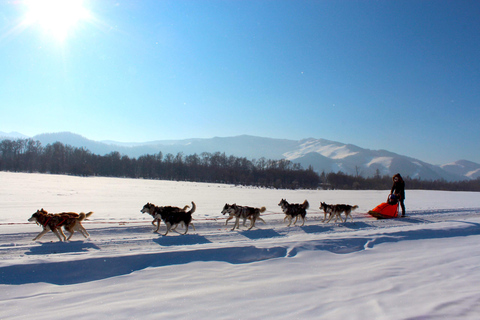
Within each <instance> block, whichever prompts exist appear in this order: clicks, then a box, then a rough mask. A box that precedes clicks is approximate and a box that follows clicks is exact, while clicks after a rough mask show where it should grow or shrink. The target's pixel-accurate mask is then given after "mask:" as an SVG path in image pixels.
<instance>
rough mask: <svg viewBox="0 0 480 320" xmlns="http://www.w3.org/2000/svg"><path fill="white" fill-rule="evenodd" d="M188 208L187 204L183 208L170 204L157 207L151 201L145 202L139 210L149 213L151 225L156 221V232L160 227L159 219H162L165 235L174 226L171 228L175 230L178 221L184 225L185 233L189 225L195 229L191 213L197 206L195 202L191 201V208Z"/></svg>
mask: <svg viewBox="0 0 480 320" xmlns="http://www.w3.org/2000/svg"><path fill="white" fill-rule="evenodd" d="M188 208H189V206H185V207H184V208H183V209H182V208H178V207H172V206H165V207H157V206H155V205H154V204H153V203H147V204H146V205H144V206H143V209H142V210H140V212H142V213H148V214H150V215H151V216H152V217H153V221H152V224H153V225H155V222H158V225H157V229H156V230H155V232H158V230H159V229H160V221H163V222H164V223H165V225H166V226H167V232H166V233H165V235H167V233H168V232H169V231H170V230H171V229H172V227H174V228H173V229H174V230H175V228H176V227H177V226H178V224H179V223H183V224H184V225H185V228H186V230H185V233H187V231H188V226H189V225H191V226H192V227H193V230H195V226H194V225H193V223H192V214H193V213H194V212H195V210H196V208H197V207H196V205H195V202H193V201H192V209H191V210H190V211H187V209H188ZM185 233H184V234H185Z"/></svg>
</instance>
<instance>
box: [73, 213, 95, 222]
mask: <svg viewBox="0 0 480 320" xmlns="http://www.w3.org/2000/svg"><path fill="white" fill-rule="evenodd" d="M92 214H93V212H92V211H90V212H88V213H85V212H80V214H79V215H78V218H77V220H78V221H83V220H85V219H88V217H90V216H91V215H92Z"/></svg>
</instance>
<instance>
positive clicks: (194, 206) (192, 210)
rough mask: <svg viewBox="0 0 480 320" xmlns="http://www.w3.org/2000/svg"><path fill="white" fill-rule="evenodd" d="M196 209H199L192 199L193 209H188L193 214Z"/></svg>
mask: <svg viewBox="0 0 480 320" xmlns="http://www.w3.org/2000/svg"><path fill="white" fill-rule="evenodd" d="M195 210H197V206H196V205H195V202H193V201H192V209H191V210H190V211H188V213H189V214H192V213H194V212H195Z"/></svg>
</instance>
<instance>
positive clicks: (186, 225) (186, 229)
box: [183, 222, 188, 234]
mask: <svg viewBox="0 0 480 320" xmlns="http://www.w3.org/2000/svg"><path fill="white" fill-rule="evenodd" d="M183 224H184V225H185V232H184V233H183V234H187V231H188V224H185V222H184V223H183Z"/></svg>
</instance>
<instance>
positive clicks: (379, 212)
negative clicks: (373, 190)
mask: <svg viewBox="0 0 480 320" xmlns="http://www.w3.org/2000/svg"><path fill="white" fill-rule="evenodd" d="M368 214H369V215H371V216H372V217H375V218H377V219H392V218H396V217H398V203H396V204H393V205H392V204H388V203H381V204H379V205H378V206H376V207H375V208H373V209H372V210H370V211H368Z"/></svg>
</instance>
